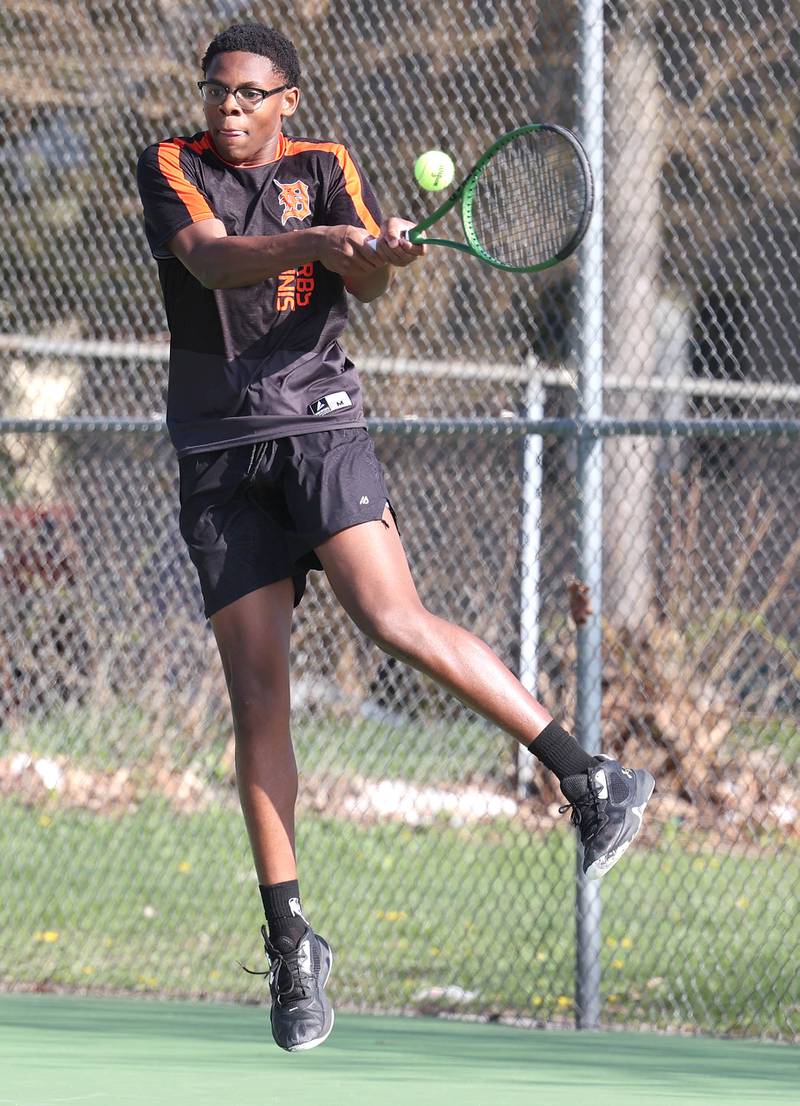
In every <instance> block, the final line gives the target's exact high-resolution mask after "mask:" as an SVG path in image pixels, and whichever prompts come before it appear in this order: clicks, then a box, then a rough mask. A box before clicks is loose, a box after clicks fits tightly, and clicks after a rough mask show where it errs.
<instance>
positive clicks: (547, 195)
mask: <svg viewBox="0 0 800 1106" xmlns="http://www.w3.org/2000/svg"><path fill="white" fill-rule="evenodd" d="M459 192H460V197H461V221H462V225H463V227H464V234H465V236H466V239H467V243H468V244H469V248H470V250H471V252H473V253H475V254H476V255H477V256H478V257H480V258H481V259H482V260H483V261H486V262H488V264H489V265H493V266H494V267H495V268H497V269H503V270H505V271H506V272H511V273H536V272H540V271H541V270H543V269H549V268H550V267H551V266H552V265H557V264H558V263H559V262H560V261H564V260H565V259H566V258H567V257H569V256H570V254H572V253H574V252H575V250H576V249H577V248H578V246H579V245H580V243H581V241H582V239H583V236H584V235H585V234H586V230H587V228H588V226H589V222H590V220H591V217H592V208H593V204H594V182H593V178H592V170H591V166H590V165H589V159H588V158H587V156H586V151H585V150H584V149H583V146H581V144H580V142H579V141H578V139H577V138H576V137H575V135H574V134H572V132H571V131H568V130H567V129H566V127H559V126H557V125H555V124H553V123H530V124H528V125H527V126H524V127H517V128H516V130H513V131H509V132H508V134H504V135H503V137H502V138H500V139H498V141H497V142H495V143H494V145H493V146H491V147H490V148H489V149H488V150H487V151H486V153H485V154H484V155H483V157H482V158H481V159H480V161H479V162H478V163H477V164H476V165H475V167H474V168H473V169H472V170H471V171H470V173H469V175H468V176H467V178H466V179H465V181H464V183H463V185H462V187H461V188H460V189H459Z"/></svg>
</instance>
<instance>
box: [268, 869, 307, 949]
mask: <svg viewBox="0 0 800 1106" xmlns="http://www.w3.org/2000/svg"><path fill="white" fill-rule="evenodd" d="M258 889H259V891H260V892H261V901H262V902H263V904H264V913H265V914H266V917H267V929H268V930H269V939H270V943H271V944H273V945H275V947H276V948H284V949H285V948H286V947H287V944H290V945H291V947H292V948H294V946H295V945H296V944H297V942H298V941H299V940H300V938H301V937H302V936H303V934H304V933H305V930H306V926H307V925H308V923H307V922H306V920H305V918H304V917H303V909H302V907H301V905H300V886H299V884H298V882H297V880H296V879H290V880H287V881H286V883H273V884H270V886H269V887H264V886H263V885H262V884H259V885H258Z"/></svg>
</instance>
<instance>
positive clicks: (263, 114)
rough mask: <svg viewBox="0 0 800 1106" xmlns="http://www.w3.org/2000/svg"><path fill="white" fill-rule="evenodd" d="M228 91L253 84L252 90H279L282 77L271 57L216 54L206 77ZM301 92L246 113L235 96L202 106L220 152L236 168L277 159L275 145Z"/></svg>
mask: <svg viewBox="0 0 800 1106" xmlns="http://www.w3.org/2000/svg"><path fill="white" fill-rule="evenodd" d="M205 79H206V80H207V81H218V82H219V83H220V84H222V85H227V86H228V88H231V89H235V88H240V87H241V86H242V85H250V86H251V87H252V88H262V89H265V90H266V91H269V90H270V89H271V88H280V86H281V85H282V84H285V83H286V82H285V80H284V78H283V76H282V75H281V74H280V73H278V72H276V71H275V69H274V68H273V66H272V62H271V61H270V60H269V58H264V57H262V56H261V55H260V54H248V53H245V52H244V51H238V50H237V51H231V52H229V53H225V54H217V56H216V57H215V58H213V59H212V61H211V64H210V65H209V67H208V70H207V72H206V75H205ZM299 97H300V93H299V92H298V91H297V89H296V88H290V89H286V91H284V92H279V93H277V94H276V95H275V96H268V97H267V98H266V99H265V100H264V102H263V103H262V104H261V107H259V108H257V109H256V110H255V111H251V112H248V111H246V110H245V109H244V108H243V107H242V106H241V104H240V103H239V102H238V100H237V99H236V98H235V97H234V96H233V95H229V96H226V98H225V100H224V101H223V102H222V103H221V104H203V110H204V112H205V117H206V123H207V124H208V130H209V132H210V134H211V138H212V141H213V143H214V146H215V148H216V150H217V152H218V153H219V154H220V156H221V157H222V158H224V160H225V161H229V162H231V163H232V164H234V165H244V166H247V165H259V164H262V163H263V162H265V161H271V160H272V159H273V158H274V157H275V143H276V140H277V137H278V135H279V134H280V129H281V119H282V118H283V116H284V115H293V114H294V112H295V109H296V108H297V101H298V99H299Z"/></svg>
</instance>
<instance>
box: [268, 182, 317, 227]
mask: <svg viewBox="0 0 800 1106" xmlns="http://www.w3.org/2000/svg"><path fill="white" fill-rule="evenodd" d="M273 183H274V185H275V187H276V188H277V189H278V203H279V204H280V205H281V208H282V209H283V212H282V214H281V226H283V227H285V226H286V224H287V222H288V221H289V220H290V219H301V220H302V219H307V218H308V216H309V215H310V214H311V204H310V202H309V199H308V185H307V184H305V183H304V182H303V181H301V180H295V181H292V182H291V184H282V183H281V182H280V181H278V180H276V181H274V182H273Z"/></svg>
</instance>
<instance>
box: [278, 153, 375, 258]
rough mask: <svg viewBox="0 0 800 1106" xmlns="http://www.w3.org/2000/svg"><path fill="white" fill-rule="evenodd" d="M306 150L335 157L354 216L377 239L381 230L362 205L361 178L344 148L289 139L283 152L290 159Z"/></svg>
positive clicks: (370, 213)
mask: <svg viewBox="0 0 800 1106" xmlns="http://www.w3.org/2000/svg"><path fill="white" fill-rule="evenodd" d="M306 150H322V151H323V153H326V154H333V155H334V156H335V158H336V160H337V161H338V162H339V164H340V165H341V167H342V172H343V173H344V186H345V188H346V189H347V194H348V195H349V197H350V199H351V200H352V201H353V207H354V208H355V209H356V214H357V215H358V217H359V219H360V220H361V222H362V223H363V224H364V226H365V227H366V228H367V230H368V231H369V232H370V234H374V235H375V237H376V238H377V236H378V235H379V234H380V232H381V228H380V227H379V226H378V224H377V223H376V222H375V220H374V218H373V216H372V212H371V211H370V210H369V208H368V207H367V205H366V204H365V203H364V196H363V194H362V192H361V178H360V177H359V175H358V170H357V169H356V167H355V165H354V164H353V160H352V158H351V157H350V155H349V154H348V152H347V150H346V149H345V148H344V146H340V145H339V144H338V143H336V142H295V141H294V139H291V138H288V139H287V140H286V149H285V151H284V153H285V155H286V157H291V156H292V154H302V153H305V152H306Z"/></svg>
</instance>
